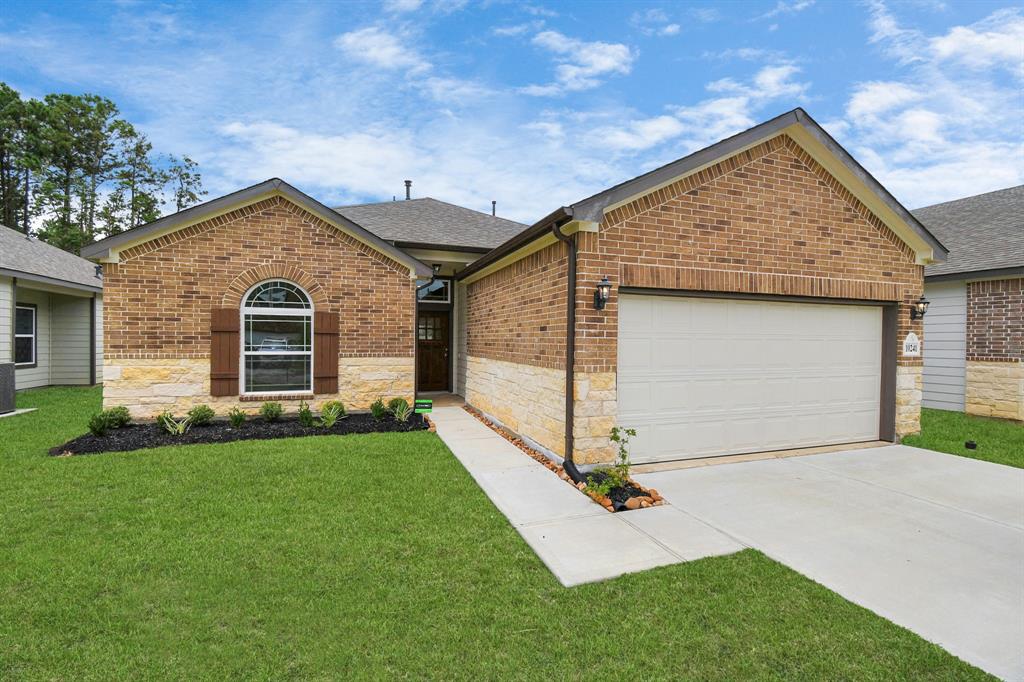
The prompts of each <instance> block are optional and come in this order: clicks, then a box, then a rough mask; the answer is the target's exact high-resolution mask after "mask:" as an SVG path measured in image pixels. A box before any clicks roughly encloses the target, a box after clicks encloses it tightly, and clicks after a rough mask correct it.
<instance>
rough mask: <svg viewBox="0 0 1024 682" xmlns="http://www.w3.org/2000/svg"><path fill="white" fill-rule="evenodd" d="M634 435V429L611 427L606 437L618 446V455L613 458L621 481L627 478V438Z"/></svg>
mask: <svg viewBox="0 0 1024 682" xmlns="http://www.w3.org/2000/svg"><path fill="white" fill-rule="evenodd" d="M635 435H636V429H625V428H621V429H620V428H619V427H618V426H613V427H612V432H611V434H609V436H608V439H609V440H610V441H611V442H613V443H615V444H616V445H617V446H618V447H619V455H618V457H617V458H616V459H615V472H616V473H617V474H618V477H619V478H620V479H622V481H623V482H625V481H626V479H628V478H629V439H630V438H632V437H633V436H635Z"/></svg>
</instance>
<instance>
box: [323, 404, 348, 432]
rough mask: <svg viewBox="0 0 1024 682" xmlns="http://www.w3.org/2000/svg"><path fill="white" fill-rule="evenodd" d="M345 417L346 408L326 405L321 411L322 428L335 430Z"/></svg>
mask: <svg viewBox="0 0 1024 682" xmlns="http://www.w3.org/2000/svg"><path fill="white" fill-rule="evenodd" d="M344 416H345V408H344V407H342V406H341V405H340V404H339V405H331V404H327V405H324V408H323V409H322V410H320V426H321V427H322V428H325V429H333V428H334V425H335V424H337V423H338V420H339V419H343V418H344Z"/></svg>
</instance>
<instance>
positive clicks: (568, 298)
mask: <svg viewBox="0 0 1024 682" xmlns="http://www.w3.org/2000/svg"><path fill="white" fill-rule="evenodd" d="M567 212H568V214H569V215H568V216H567V217H568V218H571V217H572V209H571V208H570V209H568V211H567ZM566 222H568V221H567V220H562V221H556V222H555V223H553V224H552V225H551V234H553V235H555V237H556V238H557V239H558V241H561V242H565V245H566V246H567V247H568V253H567V254H566V259H567V260H568V264H567V265H568V272H567V273H566V277H565V279H566V287H567V289H566V292H565V307H566V312H565V316H566V319H565V456H564V457H563V458H562V468H563V469H565V473H567V474H569V478H571V479H572V481H573V483H579V482H580V481H582V480H583V475H582V474H581V473H580V470H579V469H577V468H576V462H575V461H573V457H572V455H573V448H574V447H575V434H574V420H573V417H574V413H575V411H576V410H575V399H576V386H575V379H576V255H577V245H576V236H575V235H566V234H564V233H563V232H562V225H564V224H565V223H566Z"/></svg>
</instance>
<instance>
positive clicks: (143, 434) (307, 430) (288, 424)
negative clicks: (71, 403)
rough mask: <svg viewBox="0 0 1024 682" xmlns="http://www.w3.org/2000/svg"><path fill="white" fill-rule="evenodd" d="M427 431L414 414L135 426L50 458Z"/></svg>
mask: <svg viewBox="0 0 1024 682" xmlns="http://www.w3.org/2000/svg"><path fill="white" fill-rule="evenodd" d="M426 428H427V423H426V421H425V420H424V419H423V416H422V415H419V414H413V415H412V416H410V417H409V421H407V422H405V423H402V422H399V421H397V420H396V419H395V418H394V417H392V416H390V415H389V416H387V417H385V418H384V419H382V420H380V421H378V420H376V419H374V418H373V415H370V414H350V415H349V416H348V417H346V418H345V419H340V420H338V422H337V423H336V424H335V425H334V427H333V428H331V429H324V428H321V427H319V426H311V427H308V426H303V425H302V424H300V423H299V422H298V421H296V420H295V419H281V420H279V421H276V422H267V421H264V420H263V419H261V418H259V417H256V418H253V419H251V420H249V421H247V422H245V423H244V424H242V425H241V426H240V427H238V428H235V427H233V426H231V424H230V423H228V422H222V421H216V422H213V423H211V424H205V425H203V426H193V427H192V428H191V429H189V431H188V433H186V434H184V435H181V436H172V435H171V434H169V433H167V431H165V430H164V429H163V427H161V426H159V425H158V424H131V425H129V426H124V427H122V428H120V429H113V430H111V431H108V432H107V435H105V436H94V435H92V434H91V433H87V434H85V435H84V436H79V437H78V438H75V439H74V440H70V441H68V442H67V443H64V445H58V446H57V447H55V448H53V449H51V450H50V454H51V455H65V454H73V455H87V454H92V453H97V452H126V451H128V450H140V449H142V448H158V447H162V446H165V445H196V444H202V443H230V442H232V441H236V440H269V439H272V438H295V437H299V436H344V435H347V434H350V433H394V432H399V433H400V432H405V431H422V430H424V429H426Z"/></svg>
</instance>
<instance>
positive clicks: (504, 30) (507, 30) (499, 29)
mask: <svg viewBox="0 0 1024 682" xmlns="http://www.w3.org/2000/svg"><path fill="white" fill-rule="evenodd" d="M532 30H535V28H534V26H533V25H532V24H513V25H510V26H495V27H494V28H492V29H491V33H493V34H494V35H496V36H502V37H508V36H521V35H523V34H524V33H529V32H530V31H532Z"/></svg>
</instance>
